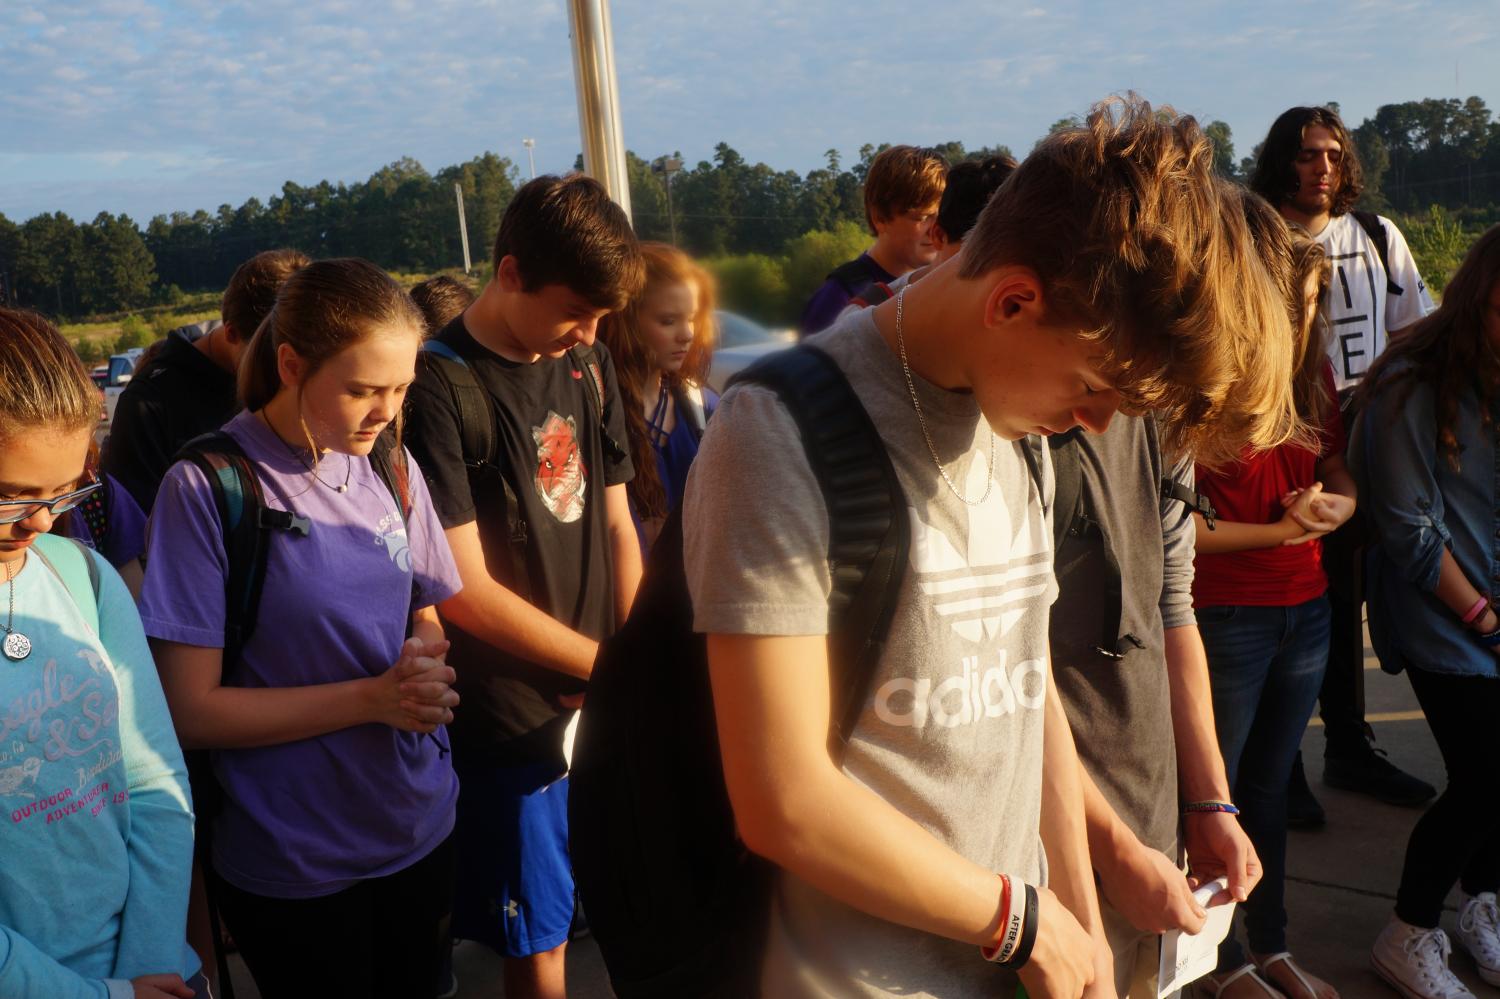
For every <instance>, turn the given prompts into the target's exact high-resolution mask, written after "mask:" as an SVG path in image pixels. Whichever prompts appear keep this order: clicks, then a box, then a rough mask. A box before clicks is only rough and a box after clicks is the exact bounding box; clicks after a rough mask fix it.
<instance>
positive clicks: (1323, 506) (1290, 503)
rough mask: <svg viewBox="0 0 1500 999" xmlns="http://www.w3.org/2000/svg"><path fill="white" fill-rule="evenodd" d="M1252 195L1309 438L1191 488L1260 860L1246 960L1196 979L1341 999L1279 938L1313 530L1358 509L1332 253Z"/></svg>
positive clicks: (1255, 997) (1301, 721)
mask: <svg viewBox="0 0 1500 999" xmlns="http://www.w3.org/2000/svg"><path fill="white" fill-rule="evenodd" d="M1255 202H1256V204H1253V205H1247V214H1248V215H1249V216H1250V220H1251V222H1252V228H1253V229H1255V231H1256V233H1257V237H1258V240H1260V241H1266V240H1270V241H1275V242H1280V243H1282V244H1283V246H1284V252H1283V253H1282V254H1280V255H1281V256H1284V257H1286V259H1287V260H1288V261H1289V267H1288V268H1287V270H1288V273H1289V275H1290V278H1291V280H1290V281H1289V283H1288V287H1287V288H1286V292H1287V297H1288V310H1289V311H1290V312H1291V315H1292V328H1293V330H1295V331H1296V332H1297V335H1298V337H1299V342H1298V345H1297V363H1296V366H1295V368H1294V375H1293V377H1294V385H1293V392H1294V395H1295V399H1296V403H1297V414H1298V417H1299V418H1300V419H1301V420H1302V421H1303V422H1304V423H1305V424H1306V425H1307V426H1308V427H1309V428H1310V429H1311V430H1314V431H1316V433H1317V437H1316V438H1315V439H1314V440H1313V441H1312V442H1311V444H1312V446H1308V443H1304V442H1299V441H1296V440H1293V441H1291V442H1289V443H1286V444H1283V445H1281V446H1279V447H1277V448H1275V449H1273V450H1271V451H1267V452H1262V453H1258V454H1246V455H1245V456H1244V457H1242V458H1241V460H1240V461H1239V462H1237V463H1236V464H1234V465H1232V466H1229V467H1227V468H1223V469H1218V470H1212V469H1208V468H1204V467H1201V466H1200V467H1199V468H1198V471H1197V475H1198V490H1199V492H1200V493H1202V494H1204V495H1205V496H1207V497H1208V498H1209V499H1211V500H1212V501H1213V505H1214V508H1215V509H1216V510H1217V511H1218V518H1217V523H1216V524H1215V528H1214V530H1208V527H1207V524H1206V523H1204V521H1203V519H1202V517H1201V516H1199V517H1198V524H1197V549H1198V556H1197V560H1196V563H1195V570H1196V571H1195V579H1194V583H1193V605H1194V609H1195V610H1196V612H1197V617H1198V629H1199V631H1200V632H1201V633H1202V635H1203V644H1204V647H1205V649H1206V650H1207V652H1208V669H1209V681H1210V684H1211V686H1212V689H1213V706H1214V720H1215V723H1216V727H1217V729H1218V737H1219V749H1220V751H1221V752H1222V753H1223V755H1224V765H1225V768H1226V770H1227V773H1228V777H1229V782H1230V786H1231V787H1232V788H1233V789H1234V795H1235V802H1236V803H1237V805H1238V807H1239V809H1240V820H1241V822H1242V824H1243V825H1244V829H1245V832H1246V833H1247V834H1248V835H1249V837H1250V841H1251V842H1252V843H1253V844H1254V845H1255V850H1256V853H1257V854H1259V856H1260V859H1261V863H1262V865H1263V866H1264V871H1265V874H1264V877H1263V878H1262V880H1261V882H1260V884H1259V885H1258V886H1257V887H1256V889H1255V891H1254V893H1253V894H1251V896H1250V898H1249V899H1248V900H1247V901H1246V902H1245V903H1244V905H1243V908H1244V912H1245V928H1246V933H1247V935H1248V937H1249V944H1250V947H1249V958H1250V959H1249V960H1248V961H1247V960H1246V956H1245V952H1244V951H1243V950H1242V949H1241V946H1240V943H1239V941H1238V939H1236V937H1235V936H1234V935H1233V934H1231V935H1230V937H1229V938H1228V939H1227V940H1225V942H1224V943H1223V945H1222V946H1221V947H1220V949H1219V966H1218V970H1217V972H1215V974H1214V975H1212V976H1210V977H1209V978H1207V979H1205V980H1204V984H1205V986H1206V987H1207V988H1208V989H1209V991H1211V992H1212V993H1213V994H1214V995H1216V996H1224V997H1226V999H1227V997H1234V999H1239V997H1242V996H1243V997H1251V999H1264V997H1278V996H1281V995H1285V996H1286V997H1287V999H1337V995H1338V993H1337V992H1336V991H1335V990H1334V989H1333V988H1332V987H1331V986H1330V985H1328V984H1327V983H1326V982H1324V981H1322V980H1320V979H1318V978H1316V977H1314V976H1313V975H1311V974H1309V973H1307V972H1306V971H1305V970H1304V969H1303V968H1302V967H1301V966H1300V965H1299V964H1297V963H1296V962H1295V961H1294V960H1293V959H1292V956H1291V955H1290V954H1289V953H1288V952H1287V948H1286V907H1285V904H1284V897H1285V886H1284V879H1285V875H1286V786H1287V778H1288V776H1289V775H1290V773H1291V767H1292V760H1293V758H1294V757H1295V756H1296V755H1297V749H1298V746H1299V745H1300V744H1301V740H1302V732H1303V730H1304V729H1306V727H1307V720H1308V718H1309V717H1311V715H1312V710H1313V705H1314V704H1315V702H1316V701H1317V697H1318V689H1319V687H1320V685H1321V684H1322V681H1323V670H1324V668H1325V667H1326V665H1327V661H1328V634H1329V614H1330V611H1329V606H1328V598H1327V596H1326V593H1327V590H1328V580H1327V577H1326V576H1325V575H1324V573H1323V566H1322V561H1321V557H1322V542H1321V541H1320V539H1321V538H1322V537H1323V536H1324V535H1325V534H1327V533H1329V532H1331V531H1333V530H1336V529H1337V528H1338V527H1339V526H1340V525H1341V524H1343V523H1344V522H1345V521H1346V520H1348V519H1349V517H1350V516H1351V515H1352V514H1353V512H1354V502H1355V489H1354V482H1353V480H1352V479H1351V478H1350V476H1349V472H1348V470H1347V469H1346V468H1345V465H1344V440H1343V429H1342V423H1341V421H1340V419H1339V413H1338V408H1337V402H1336V396H1335V393H1334V382H1333V368H1332V366H1331V365H1330V364H1329V362H1328V359H1327V356H1326V351H1325V350H1324V346H1323V337H1322V335H1321V330H1320V327H1319V325H1318V318H1317V317H1318V299H1319V297H1320V296H1321V295H1322V293H1323V291H1324V289H1325V288H1326V287H1327V284H1328V276H1329V265H1328V260H1327V257H1326V255H1325V254H1324V252H1323V249H1322V248H1321V247H1320V246H1319V245H1318V244H1317V243H1315V242H1313V241H1312V240H1311V239H1310V238H1308V237H1307V236H1306V234H1304V233H1300V231H1299V232H1298V234H1297V235H1295V236H1291V235H1290V234H1289V233H1288V232H1287V231H1286V229H1285V228H1284V226H1283V225H1282V224H1281V223H1280V220H1279V219H1274V218H1271V217H1269V215H1267V213H1270V212H1271V209H1270V208H1269V206H1265V205H1264V203H1263V202H1260V199H1259V198H1256V199H1255ZM1261 216H1266V217H1264V218H1262V217H1261ZM1288 239H1290V243H1289V244H1287V242H1286V241H1287V240H1288ZM1224 804H1225V806H1226V807H1234V806H1233V805H1230V804H1229V803H1224ZM1272 985H1274V986H1275V990H1273V989H1272V987H1271V986H1272ZM1276 990H1279V991H1276Z"/></svg>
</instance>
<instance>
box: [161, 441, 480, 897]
mask: <svg viewBox="0 0 1500 999" xmlns="http://www.w3.org/2000/svg"><path fill="white" fill-rule="evenodd" d="M224 430H225V431H226V432H227V433H228V434H229V435H230V436H232V437H233V438H234V439H235V440H236V441H238V442H239V444H240V446H241V447H242V448H244V450H245V453H246V455H248V456H249V458H250V460H251V462H252V463H253V464H254V465H255V467H256V469H257V471H258V472H259V475H260V482H261V488H262V489H263V491H264V492H265V497H266V505H267V506H269V507H272V508H275V509H278V510H291V511H293V512H295V513H298V514H300V515H302V516H304V517H306V518H307V519H308V520H309V521H310V522H311V524H312V528H311V530H310V531H309V533H308V534H307V536H306V537H303V536H301V535H299V534H294V533H291V532H277V533H276V534H274V535H273V540H272V544H271V550H270V557H269V560H268V563H267V566H266V578H265V589H264V592H263V593H262V595H261V601H260V609H259V612H258V615H257V619H256V620H257V624H256V628H255V631H254V632H253V633H252V634H251V636H250V640H249V641H248V642H247V643H245V647H244V651H243V654H242V656H241V660H240V662H239V663H238V664H235V665H233V666H230V665H228V664H226V666H225V670H224V682H225V683H226V684H233V685H234V686H239V687H294V686H305V685H310V684H320V683H335V682H338V681H341V680H353V679H358V678H360V677H368V676H376V675H378V674H380V673H383V672H384V671H385V670H386V669H388V668H389V667H390V665H391V664H392V663H394V662H395V661H396V658H397V656H398V655H399V654H400V651H401V644H402V642H403V641H404V640H405V634H406V622H407V612H408V610H409V609H410V607H411V606H412V583H413V580H415V582H416V584H417V588H418V593H417V598H416V601H415V606H417V607H426V606H431V605H433V604H436V603H438V602H440V601H442V600H445V599H447V598H448V597H450V596H452V595H453V594H454V593H457V592H458V590H459V588H460V583H459V578H458V570H457V568H456V567H455V566H454V564H453V555H452V553H451V552H450V551H449V549H448V542H447V539H446V538H445V537H444V535H443V530H442V527H441V526H440V525H439V524H438V520H437V516H436V515H435V514H434V512H433V509H432V502H431V500H430V498H429V497H428V493H427V486H426V483H425V482H424V481H423V478H422V475H421V473H420V471H419V470H417V468H416V466H415V463H413V464H412V467H411V475H409V476H408V479H409V482H410V489H411V507H412V513H411V521H412V523H411V524H410V527H409V528H407V527H405V526H403V523H402V518H401V512H400V509H399V508H398V506H397V504H396V501H395V499H394V498H393V497H392V496H391V494H390V491H389V490H388V489H387V488H386V486H385V484H384V482H383V481H382V480H381V478H380V475H379V473H377V472H376V471H375V469H374V468H373V467H372V466H371V465H370V461H369V459H367V458H354V459H349V461H350V464H349V465H348V466H346V456H345V455H342V454H338V453H330V454H326V455H324V456H323V458H322V460H321V463H320V466H319V470H318V474H319V475H320V476H321V477H322V479H323V481H324V482H325V483H330V484H331V485H334V486H336V485H338V484H340V483H342V482H343V481H344V472H345V468H346V467H348V469H349V489H348V492H346V493H342V494H341V493H338V492H336V491H335V490H334V489H333V488H330V487H329V486H328V485H320V484H319V483H317V482H315V481H314V480H313V477H312V476H311V475H310V474H309V473H308V471H307V469H306V467H305V466H304V465H302V464H301V462H300V461H299V460H298V458H297V457H295V456H294V455H293V454H292V452H291V451H290V450H289V449H288V448H287V446H286V445H285V444H283V443H282V441H281V440H280V439H279V438H278V437H276V436H275V434H273V433H272V432H271V430H270V429H269V428H268V427H267V426H266V425H265V424H264V423H262V422H261V421H260V420H259V419H257V418H256V417H255V416H254V415H252V414H249V413H241V414H240V415H238V416H236V417H235V418H234V419H232V420H230V421H229V423H228V424H226V425H225V427H224ZM407 460H408V461H411V458H410V456H408V457H407ZM408 531H409V533H408ZM146 554H147V563H146V564H147V572H146V582H145V587H144V589H143V591H142V593H141V620H142V622H143V623H144V624H145V626H146V633H147V634H148V635H150V636H152V637H153V638H159V639H164V640H166V641H171V642H180V643H183V644H186V645H197V646H205V647H211V648H223V646H224V580H225V575H226V572H227V565H228V563H227V558H226V556H225V553H224V542H223V535H222V532H221V528H220V526H219V517H218V513H217V512H216V510H215V508H214V501H213V494H212V492H211V491H210V488H209V485H208V482H207V480H206V479H205V478H204V477H203V474H202V473H201V472H200V471H199V470H198V469H197V467H196V466H193V465H190V464H188V463H186V462H178V463H177V464H176V465H173V466H172V468H171V469H170V470H169V471H168V473H167V477H166V479H165V480H163V482H162V486H161V491H160V493H158V495H157V500H156V505H155V508H154V509H153V510H152V514H151V520H150V523H149V525H148V527H147V532H146ZM439 743H441V745H442V746H444V747H446V746H447V733H446V732H445V731H442V730H439V731H438V732H437V733H435V736H434V737H433V738H429V737H427V736H422V735H417V734H414V733H410V732H400V731H397V730H396V729H393V728H390V727H388V726H386V725H376V724H370V725H359V726H356V727H354V728H347V729H343V730H341V731H338V732H330V733H328V734H327V735H322V736H318V737H316V738H313V739H304V740H301V741H299V742H291V743H285V744H283V745H279V746H265V747H262V748H257V749H233V750H221V751H217V752H215V753H214V754H213V756H214V771H215V773H216V774H217V776H218V778H219V783H220V784H221V785H222V786H223V788H224V798H225V803H224V809H223V811H222V812H221V813H220V815H219V816H218V817H217V818H216V819H215V824H214V843H213V860H214V868H215V869H216V870H217V871H218V872H219V874H220V875H222V876H223V877H224V878H225V879H226V880H227V881H229V882H230V883H231V884H233V885H235V886H236V887H238V888H241V889H243V890H245V891H248V892H253V893H255V894H259V895H266V896H270V897H274V898H312V897H316V896H319V895H328V894H332V893H333V892H336V891H340V890H342V889H344V888H347V887H349V886H350V885H352V884H355V883H356V882H358V881H360V880H362V879H365V878H373V877H381V876H384V875H386V874H392V873H395V872H396V871H399V870H402V869H403V868H405V867H408V866H410V865H411V864H412V863H415V862H416V861H417V860H420V859H421V858H422V857H424V856H426V855H427V854H428V853H429V852H431V851H432V850H433V848H435V847H436V846H437V845H438V844H440V843H441V842H442V841H443V840H444V839H445V838H446V837H447V836H448V834H449V833H450V832H451V831H452V828H453V808H454V802H455V801H456V800H457V797H458V779H457V778H456V777H455V776H454V774H453V767H452V764H451V763H450V762H449V760H448V759H447V757H446V755H444V754H442V753H440V751H439Z"/></svg>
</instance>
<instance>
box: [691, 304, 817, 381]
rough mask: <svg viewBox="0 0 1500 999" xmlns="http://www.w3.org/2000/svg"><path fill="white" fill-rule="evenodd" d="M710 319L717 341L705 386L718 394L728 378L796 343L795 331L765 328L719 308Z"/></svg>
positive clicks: (753, 321)
mask: <svg viewBox="0 0 1500 999" xmlns="http://www.w3.org/2000/svg"><path fill="white" fill-rule="evenodd" d="M714 319H715V320H716V321H717V322H718V325H719V339H718V342H717V343H716V344H715V345H714V360H713V365H712V366H711V367H710V368H709V372H708V385H709V388H711V389H713V390H714V391H715V392H717V393H719V394H720V395H723V394H724V386H725V385H726V384H728V382H729V379H730V378H732V377H734V376H735V375H736V374H738V373H739V372H741V371H743V370H744V369H745V368H747V367H749V366H750V365H751V364H752V363H754V362H755V361H756V360H759V359H760V358H762V357H764V356H765V355H767V354H770V353H774V352H775V351H778V350H785V349H786V348H787V347H790V346H791V345H792V344H794V343H796V342H797V333H796V331H795V330H791V329H781V330H771V329H767V328H766V327H764V326H762V325H761V324H760V323H758V322H756V321H755V320H753V319H746V318H745V317H744V316H741V315H737V314H735V313H733V312H725V311H724V310H722V309H720V310H718V311H717V312H715V313H714Z"/></svg>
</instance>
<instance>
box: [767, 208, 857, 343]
mask: <svg viewBox="0 0 1500 999" xmlns="http://www.w3.org/2000/svg"><path fill="white" fill-rule="evenodd" d="M869 245H870V234H869V232H868V231H867V230H866V229H865V227H864V226H863V225H861V224H859V223H858V222H851V221H847V220H846V221H844V222H840V223H839V224H838V225H837V226H835V227H834V228H833V229H829V230H823V229H815V230H813V231H812V232H805V233H803V234H802V235H800V236H798V237H797V238H796V239H794V240H792V241H791V242H790V243H788V244H787V247H786V263H785V265H784V272H785V274H786V293H787V297H788V299H789V302H788V304H789V305H790V307H791V315H789V316H787V317H786V319H787V321H788V322H795V321H796V319H797V316H798V315H799V314H801V312H802V306H803V305H804V304H806V302H807V300H808V299H809V298H811V297H812V293H813V292H815V291H817V290H818V286H819V285H821V284H822V283H823V282H824V281H825V280H827V278H828V272H829V271H831V270H833V269H834V268H835V267H837V266H838V265H839V264H842V263H844V262H845V261H847V260H853V259H854V258H855V257H857V256H859V255H860V254H861V253H862V252H864V250H865V249H866V248H867V247H868V246H869Z"/></svg>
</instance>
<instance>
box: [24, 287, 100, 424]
mask: <svg viewBox="0 0 1500 999" xmlns="http://www.w3.org/2000/svg"><path fill="white" fill-rule="evenodd" d="M98 423H99V389H98V387H97V386H95V385H94V380H93V379H92V378H90V377H89V373H88V371H87V370H85V369H84V366H83V362H82V361H80V360H79V359H78V354H77V353H76V352H75V351H74V350H73V348H72V346H70V345H69V344H68V341H67V340H65V339H63V335H62V334H61V333H59V332H58V330H57V327H56V326H53V325H52V324H51V323H50V322H48V321H47V320H46V319H44V318H42V317H41V316H40V315H38V314H37V313H35V312H26V311H22V310H20V309H7V308H3V307H0V441H5V440H8V439H9V438H11V437H14V436H15V435H17V434H21V433H25V432H26V431H27V430H29V429H32V428H36V427H56V428H59V429H61V430H64V431H72V430H88V429H92V428H93V427H95V426H97V425H98Z"/></svg>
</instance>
